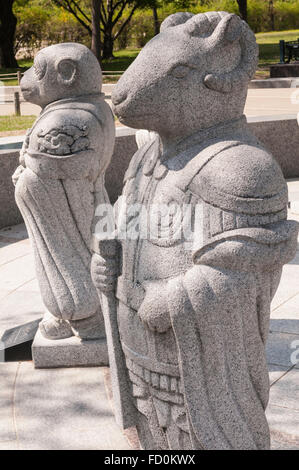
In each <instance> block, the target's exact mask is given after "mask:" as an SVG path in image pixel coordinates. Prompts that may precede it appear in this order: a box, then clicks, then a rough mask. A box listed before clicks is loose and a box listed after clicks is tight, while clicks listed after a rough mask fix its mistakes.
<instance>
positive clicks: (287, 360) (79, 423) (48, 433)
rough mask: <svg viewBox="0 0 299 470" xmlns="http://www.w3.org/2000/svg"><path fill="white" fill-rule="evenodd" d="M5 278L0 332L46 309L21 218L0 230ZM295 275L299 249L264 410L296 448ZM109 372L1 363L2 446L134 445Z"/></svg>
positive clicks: (278, 434)
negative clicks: (115, 404) (112, 396)
mask: <svg viewBox="0 0 299 470" xmlns="http://www.w3.org/2000/svg"><path fill="white" fill-rule="evenodd" d="M289 191H290V199H291V200H292V198H296V197H297V194H299V181H292V182H291V183H289ZM291 217H292V218H297V219H298V220H299V215H297V216H296V214H295V215H294V213H292V214H291ZM0 278H1V290H0V299H1V308H0V319H1V321H0V334H1V337H2V335H3V333H4V331H6V330H8V329H10V328H12V327H14V326H17V325H18V324H23V323H28V322H31V321H33V320H35V319H39V318H41V317H42V313H43V304H42V301H41V298H40V295H39V289H38V286H37V282H36V279H35V273H34V266H33V257H32V254H31V249H30V244H29V240H28V238H27V234H26V230H25V227H24V225H18V226H14V227H9V228H7V229H2V230H1V231H0ZM298 278H299V251H297V255H296V257H295V258H294V260H293V261H292V262H291V263H289V264H288V265H286V266H285V267H284V268H283V275H282V280H281V283H280V285H279V288H278V291H277V293H276V296H275V298H274V300H273V303H272V315H271V325H270V335H269V339H268V348H267V355H268V363H269V372H270V381H271V383H272V386H271V392H270V404H269V407H268V412H267V416H268V420H269V423H270V428H271V434H272V448H273V449H299V408H298V403H299V364H297V365H293V364H292V363H291V354H292V352H294V351H295V349H292V347H291V346H292V343H293V342H294V341H298V343H297V346H296V349H297V350H298V345H299V285H298ZM293 346H294V343H293ZM298 356H299V354H298V355H297V357H298ZM107 371H108V369H107V368H101V367H94V368H81V369H77V368H72V369H49V370H35V369H34V367H33V363H32V362H31V361H28V360H27V361H25V360H24V361H22V360H21V361H16V362H13V361H12V362H6V363H1V364H0V377H1V385H2V386H1V390H0V449H131V448H132V445H133V448H134V442H135V441H134V439H133V440H132V439H131V440H128V439H127V437H126V436H125V435H124V434H123V433H122V432H121V431H120V429H119V428H118V426H117V425H116V423H115V420H114V415H113V411H112V408H111V401H110V400H109V380H107V375H108V374H107ZM105 377H106V380H105ZM105 382H106V385H105ZM107 384H108V387H107ZM135 445H136V444H135Z"/></svg>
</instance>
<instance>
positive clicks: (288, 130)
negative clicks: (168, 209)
mask: <svg viewBox="0 0 299 470" xmlns="http://www.w3.org/2000/svg"><path fill="white" fill-rule="evenodd" d="M248 123H249V125H250V128H251V130H252V131H253V133H254V134H255V135H256V136H257V137H258V139H259V140H260V141H261V142H262V144H263V145H264V146H265V147H266V148H267V149H268V150H269V151H270V152H272V154H273V155H274V157H275V158H276V159H277V161H278V162H279V164H280V165H281V168H282V170H283V173H284V176H285V178H296V177H299V127H298V123H297V120H296V116H294V115H291V116H266V117H250V118H248ZM135 132H136V131H135V130H134V129H129V128H125V127H124V128H122V127H119V128H117V130H116V142H115V148H114V153H113V157H112V161H111V164H110V166H109V167H108V169H107V172H106V188H107V191H108V194H109V197H110V200H111V202H112V203H114V202H115V201H116V199H117V197H118V196H119V194H120V193H121V190H122V186H123V177H124V174H125V171H126V169H127V168H128V165H129V162H130V160H131V158H132V156H133V154H134V153H135V151H136V150H137V145H136V141H135ZM9 145H12V144H9ZM18 147H19V145H18ZM0 148H1V146H0ZM18 157H19V150H17V149H6V150H0V168H1V171H0V228H2V227H6V226H8V225H13V224H17V223H20V222H22V216H21V214H20V212H19V210H18V208H17V206H16V203H15V200H14V186H13V184H12V181H11V175H12V174H13V172H14V171H15V169H16V167H17V166H18Z"/></svg>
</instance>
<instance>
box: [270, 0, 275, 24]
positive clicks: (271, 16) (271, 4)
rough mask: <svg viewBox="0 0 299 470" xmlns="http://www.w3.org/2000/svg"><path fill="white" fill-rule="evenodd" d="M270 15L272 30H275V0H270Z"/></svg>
mask: <svg viewBox="0 0 299 470" xmlns="http://www.w3.org/2000/svg"><path fill="white" fill-rule="evenodd" d="M269 16H270V27H271V31H275V17H274V1H273V0H269Z"/></svg>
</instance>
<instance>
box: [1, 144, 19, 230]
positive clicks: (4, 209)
mask: <svg viewBox="0 0 299 470" xmlns="http://www.w3.org/2000/svg"><path fill="white" fill-rule="evenodd" d="M18 158H19V152H18V151H17V150H13V151H11V152H7V151H6V150H0V168H1V171H0V201H1V204H0V228H3V227H7V226H8V225H15V224H19V223H20V222H22V215H21V213H20V211H19V209H18V207H17V205H16V203H15V198H14V187H13V184H12V182H11V175H12V174H13V172H14V171H15V169H16V167H17V164H18V163H17V162H18Z"/></svg>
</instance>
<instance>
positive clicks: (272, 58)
mask: <svg viewBox="0 0 299 470" xmlns="http://www.w3.org/2000/svg"><path fill="white" fill-rule="evenodd" d="M298 38H299V29H294V30H290V31H271V32H269V33H258V34H256V40H257V43H258V45H259V49H260V58H259V69H258V70H257V77H258V78H263V77H268V76H269V66H270V65H271V64H276V63H277V62H279V60H280V57H279V41H280V40H281V39H283V40H284V41H296V40H297V39H298Z"/></svg>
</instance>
